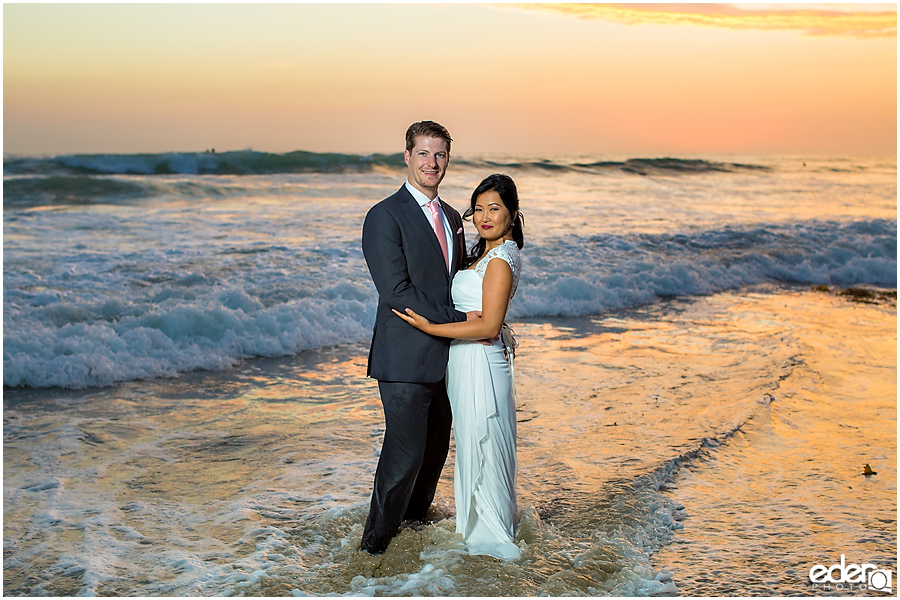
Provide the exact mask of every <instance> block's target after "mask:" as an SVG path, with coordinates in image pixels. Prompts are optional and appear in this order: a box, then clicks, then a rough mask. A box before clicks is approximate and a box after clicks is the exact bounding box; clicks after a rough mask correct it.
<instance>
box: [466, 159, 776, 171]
mask: <svg viewBox="0 0 900 600" xmlns="http://www.w3.org/2000/svg"><path fill="white" fill-rule="evenodd" d="M456 162H457V164H458V163H462V164H466V165H470V166H474V167H483V168H489V169H494V170H506V169H532V170H543V171H551V172H553V171H566V170H571V171H578V172H582V173H585V172H587V173H596V174H603V173H608V172H611V171H622V172H624V173H629V174H633V175H684V174H695V173H738V172H745V171H751V172H765V171H771V170H772V168H771V167H769V166H765V165H753V164H742V163H733V162H719V161H713V160H704V159H687V158H670V157H666V158H629V159H626V160H602V161H594V162H560V161H553V160H546V159H545V160H534V161H494V160H462V161H456Z"/></svg>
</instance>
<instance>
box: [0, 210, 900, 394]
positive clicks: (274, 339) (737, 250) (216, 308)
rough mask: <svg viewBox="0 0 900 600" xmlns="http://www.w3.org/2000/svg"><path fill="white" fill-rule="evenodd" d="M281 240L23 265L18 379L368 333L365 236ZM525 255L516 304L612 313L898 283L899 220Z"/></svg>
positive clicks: (156, 365) (15, 307)
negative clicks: (40, 269) (768, 287)
mask: <svg viewBox="0 0 900 600" xmlns="http://www.w3.org/2000/svg"><path fill="white" fill-rule="evenodd" d="M253 248H256V247H255V246H253ZM266 248H268V251H262V250H260V249H258V248H257V249H256V250H257V251H254V252H250V253H248V250H247V248H238V247H235V248H231V250H229V251H228V252H227V253H225V254H216V255H215V256H217V257H219V258H209V257H207V258H203V256H202V255H190V254H188V253H175V254H173V255H171V256H170V257H169V258H165V259H161V257H160V256H159V255H158V254H157V253H149V254H147V255H146V256H142V255H139V254H136V253H134V252H130V253H123V254H122V255H121V256H118V257H116V256H107V257H105V258H102V257H98V256H95V255H93V254H91V255H85V256H84V257H82V258H83V260H82V258H79V257H77V256H74V257H70V258H69V259H68V260H67V261H66V265H65V266H64V268H63V267H60V270H59V271H58V272H57V274H55V275H50V274H44V275H41V276H37V275H36V273H35V272H33V271H29V270H23V271H22V272H20V273H19V272H16V271H15V270H8V271H7V272H5V273H4V284H5V290H4V346H3V367H4V369H3V377H4V385H6V386H28V387H66V388H82V387H90V386H105V385H109V384H112V383H115V382H117V381H127V380H132V379H145V378H152V377H159V376H174V375H177V374H178V373H179V372H184V371H192V370H197V369H211V370H218V369H228V368H231V367H233V366H234V365H235V364H237V363H239V362H240V361H242V360H245V359H248V358H252V357H257V356H260V357H272V356H288V355H292V354H295V353H297V352H300V351H303V350H309V349H316V348H322V347H325V346H331V345H336V344H341V343H364V342H366V341H367V340H368V339H369V336H370V335H371V330H372V325H373V322H374V311H375V303H376V293H375V288H374V286H373V285H372V284H371V282H370V280H369V277H368V274H367V273H366V268H365V263H364V262H363V259H362V256H361V254H360V253H359V250H358V248H357V247H356V243H355V242H353V243H352V244H348V246H347V247H346V248H339V249H337V250H336V251H335V252H333V253H331V254H327V253H322V252H321V251H320V250H316V251H311V250H309V251H298V250H296V249H291V248H288V247H281V246H278V247H271V248H270V247H268V246H267V247H266ZM229 257H231V258H229ZM523 258H524V269H523V275H522V279H521V281H520V283H519V288H518V292H517V295H516V297H515V298H514V300H513V302H512V304H511V308H510V319H513V320H514V319H522V318H529V317H548V316H584V315H598V314H603V313H606V312H608V311H612V310H619V309H625V308H630V307H636V306H640V305H643V304H647V303H652V302H655V301H657V300H659V299H660V298H667V297H677V296H695V295H706V294H712V293H716V292H720V291H724V290H730V289H738V288H741V287H743V286H750V285H755V284H762V283H768V282H774V283H785V284H808V285H823V284H824V285H836V286H850V285H872V286H881V287H893V288H896V285H897V225H896V222H893V221H885V220H871V221H860V222H853V223H832V222H806V223H796V224H775V225H768V226H756V227H746V228H741V227H726V228H722V229H720V230H711V231H699V232H694V233H677V234H657V235H649V234H628V235H597V236H591V237H584V238H579V237H575V238H574V239H572V240H570V241H567V242H553V243H549V242H548V243H540V242H538V243H531V244H530V245H528V246H526V247H525V249H524V250H523ZM204 260H205V261H210V262H208V264H210V265H214V266H215V271H214V272H208V271H206V270H204V269H205V267H203V266H202V261H204ZM232 260H233V263H232V262H230V261H232ZM83 261H89V262H83ZM247 261H254V262H252V263H248V262H247ZM323 261H324V262H323ZM82 263H83V264H82ZM103 264H107V265H108V267H109V268H107V267H102V265H103ZM116 264H119V265H120V266H116ZM292 264H293V265H296V266H294V267H293V271H292V270H289V269H286V265H292ZM91 265H94V266H91ZM97 265H100V266H101V267H102V268H100V267H98V266H97ZM91 268H93V269H94V270H95V271H94V274H93V275H91V274H90V271H89V269H91Z"/></svg>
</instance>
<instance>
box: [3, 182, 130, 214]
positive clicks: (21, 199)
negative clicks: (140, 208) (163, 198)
mask: <svg viewBox="0 0 900 600" xmlns="http://www.w3.org/2000/svg"><path fill="white" fill-rule="evenodd" d="M147 191H148V190H147V186H146V185H142V184H141V183H138V182H130V181H121V180H114V179H105V178H100V177H87V176H76V177H65V176H59V175H55V176H50V177H19V178H10V179H5V180H4V181H3V206H4V207H6V208H26V207H31V206H40V205H47V204H64V205H72V204H101V203H108V202H112V201H115V200H134V199H138V198H141V197H144V196H146V195H147Z"/></svg>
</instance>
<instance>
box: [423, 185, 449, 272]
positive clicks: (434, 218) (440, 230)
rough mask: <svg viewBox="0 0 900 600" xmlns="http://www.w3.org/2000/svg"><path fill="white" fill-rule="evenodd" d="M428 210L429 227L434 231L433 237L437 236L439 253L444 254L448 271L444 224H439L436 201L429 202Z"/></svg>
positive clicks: (439, 218) (439, 216)
mask: <svg viewBox="0 0 900 600" xmlns="http://www.w3.org/2000/svg"><path fill="white" fill-rule="evenodd" d="M428 208H429V209H430V210H431V227H432V228H433V229H434V235H436V236H437V239H438V243H439V244H440V245H441V252H443V253H444V263H445V264H446V265H447V269H448V270H449V269H450V253H449V252H447V236H446V234H445V233H444V224H443V223H442V222H441V215H440V214H438V211H439V210H440V207H439V206H438V203H437V200H432V201H431V202H429V203H428Z"/></svg>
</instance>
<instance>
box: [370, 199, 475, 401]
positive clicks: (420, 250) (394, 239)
mask: <svg viewBox="0 0 900 600" xmlns="http://www.w3.org/2000/svg"><path fill="white" fill-rule="evenodd" d="M441 207H442V208H443V210H444V215H445V216H446V217H447V221H448V223H449V224H450V231H451V232H455V233H454V234H453V235H454V237H453V250H454V256H453V257H451V263H453V264H452V269H451V271H450V272H449V273H448V272H447V268H446V266H445V264H444V255H443V253H442V252H441V247H440V244H439V243H438V241H437V237H435V235H434V230H433V229H432V228H431V223H430V222H429V220H428V218H427V217H426V216H425V213H424V212H423V211H422V208H421V207H420V206H419V204H418V203H417V202H416V201H415V199H414V198H413V197H412V194H410V193H409V191H408V190H407V189H406V186H405V185H404V186H401V188H400V189H399V190H398V191H397V192H396V193H394V194H392V195H391V196H388V197H387V198H385V199H384V200H382V201H381V202H379V203H378V204H376V205H375V206H373V207H372V208H371V209H370V210H369V212H368V214H367V215H366V220H365V222H364V223H363V232H362V249H363V255H364V256H365V258H366V264H367V265H368V267H369V273H371V275H372V280H373V281H374V282H375V288H376V289H377V290H378V309H377V312H376V314H375V330H374V332H373V334H372V347H371V348H370V350H369V368H368V373H367V374H368V375H369V376H370V377H373V378H375V379H378V380H382V381H404V382H412V383H434V382H437V381H440V380H441V379H443V378H444V374H445V372H446V370H447V355H448V352H449V349H450V339H449V338H439V337H433V336H430V335H428V334H427V333H423V332H421V331H419V330H418V329H416V328H415V327H413V326H412V325H410V324H409V323H406V322H405V321H404V320H403V319H401V318H400V317H398V316H397V315H395V314H394V313H392V312H391V309H392V308H396V309H397V310H398V311H400V312H404V311H405V309H407V308H411V309H413V310H414V311H416V312H417V313H419V314H420V315H422V316H423V317H425V318H427V319H428V320H429V321H431V322H433V323H448V322H454V321H465V320H466V314H465V313H463V312H460V311H458V310H455V309H454V308H453V301H452V300H451V298H450V282H451V281H452V280H453V276H454V275H455V274H456V271H457V269H458V268H459V267H460V265H461V264H462V259H463V257H464V256H465V252H466V249H465V243H466V241H465V236H464V235H463V233H462V218H461V217H460V216H459V213H458V212H456V210H454V209H453V208H452V207H450V206H449V205H447V204H445V203H444V202H443V201H441Z"/></svg>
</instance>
